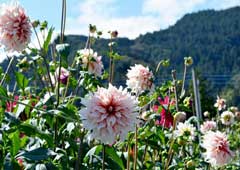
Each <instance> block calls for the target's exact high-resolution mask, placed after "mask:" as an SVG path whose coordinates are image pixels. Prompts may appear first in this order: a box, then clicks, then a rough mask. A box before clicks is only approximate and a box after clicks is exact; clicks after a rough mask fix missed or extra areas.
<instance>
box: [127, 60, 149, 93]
mask: <svg viewBox="0 0 240 170" xmlns="http://www.w3.org/2000/svg"><path fill="white" fill-rule="evenodd" d="M127 78H128V80H127V83H126V84H127V86H128V88H130V89H132V91H133V92H136V93H139V92H142V91H144V90H151V89H152V88H153V73H152V72H151V71H149V68H148V67H144V66H143V65H141V64H135V66H131V67H130V69H129V70H128V72H127Z"/></svg>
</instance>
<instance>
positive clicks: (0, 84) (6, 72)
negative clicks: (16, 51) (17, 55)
mask: <svg viewBox="0 0 240 170" xmlns="http://www.w3.org/2000/svg"><path fill="white" fill-rule="evenodd" d="M13 60H14V56H13V57H12V58H11V59H10V61H9V64H8V66H7V69H6V71H5V73H4V75H3V78H2V80H1V82H0V86H2V85H3V83H4V81H5V78H6V76H7V74H8V71H9V69H10V67H11V65H12V63H13Z"/></svg>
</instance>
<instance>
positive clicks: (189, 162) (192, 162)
mask: <svg viewBox="0 0 240 170" xmlns="http://www.w3.org/2000/svg"><path fill="white" fill-rule="evenodd" d="M186 166H187V168H194V167H195V162H194V161H193V160H189V161H187V163H186Z"/></svg>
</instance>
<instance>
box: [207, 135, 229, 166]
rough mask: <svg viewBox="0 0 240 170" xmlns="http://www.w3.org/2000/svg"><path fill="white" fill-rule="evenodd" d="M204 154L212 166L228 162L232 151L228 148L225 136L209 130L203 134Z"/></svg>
mask: <svg viewBox="0 0 240 170" xmlns="http://www.w3.org/2000/svg"><path fill="white" fill-rule="evenodd" d="M202 147H203V148H205V149H206V152H205V153H204V156H206V161H208V162H209V163H210V164H212V165H213V166H222V165H225V164H227V163H229V162H230V160H231V158H232V157H233V152H232V151H231V150H230V149H229V142H228V140H227V136H226V135H225V134H224V133H222V132H219V131H217V132H213V131H209V132H207V133H206V134H205V135H204V136H203V143H202Z"/></svg>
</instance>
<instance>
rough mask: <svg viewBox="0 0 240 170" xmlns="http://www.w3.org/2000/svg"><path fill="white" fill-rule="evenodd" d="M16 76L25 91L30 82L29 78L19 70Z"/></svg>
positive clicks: (19, 85) (18, 83)
mask: <svg viewBox="0 0 240 170" xmlns="http://www.w3.org/2000/svg"><path fill="white" fill-rule="evenodd" d="M15 76H16V81H17V85H18V87H20V88H21V89H22V90H23V91H24V89H25V88H26V87H27V85H28V83H29V80H28V79H27V78H26V77H25V76H24V75H23V74H22V73H19V72H16V73H15Z"/></svg>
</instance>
